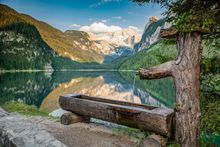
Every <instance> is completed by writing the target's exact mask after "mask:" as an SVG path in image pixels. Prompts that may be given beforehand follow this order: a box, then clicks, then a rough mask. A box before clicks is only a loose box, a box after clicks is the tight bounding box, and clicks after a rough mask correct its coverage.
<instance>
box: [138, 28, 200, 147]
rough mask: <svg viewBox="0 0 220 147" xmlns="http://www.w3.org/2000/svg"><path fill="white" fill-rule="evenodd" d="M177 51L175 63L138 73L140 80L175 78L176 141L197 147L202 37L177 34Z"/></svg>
mask: <svg viewBox="0 0 220 147" xmlns="http://www.w3.org/2000/svg"><path fill="white" fill-rule="evenodd" d="M177 49H178V55H177V59H176V60H175V61H170V62H167V63H165V64H162V65H160V66H157V67H155V68H151V69H145V70H144V69H141V70H140V72H139V74H140V77H141V78H142V79H157V78H162V77H167V76H173V77H174V81H175V86H176V107H175V110H176V113H175V115H176V117H175V118H176V122H175V125H176V127H175V138H176V140H177V142H179V143H180V144H181V146H183V147H196V146H199V136H200V131H199V127H200V102H199V77H200V58H201V54H200V53H201V51H200V50H201V34H200V33H198V32H193V33H187V34H179V35H178V36H177ZM167 64H168V65H169V66H167ZM164 65H165V66H164ZM170 65H171V66H170Z"/></svg>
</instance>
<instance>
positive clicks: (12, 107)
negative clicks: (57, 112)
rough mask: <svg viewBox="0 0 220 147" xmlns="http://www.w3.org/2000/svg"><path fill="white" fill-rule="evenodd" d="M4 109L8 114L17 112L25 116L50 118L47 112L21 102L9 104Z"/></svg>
mask: <svg viewBox="0 0 220 147" xmlns="http://www.w3.org/2000/svg"><path fill="white" fill-rule="evenodd" d="M2 107H3V109H5V110H6V111H8V112H17V113H20V114H23V115H30V116H48V114H47V113H46V112H43V111H40V110H39V109H38V108H37V107H35V106H30V105H26V104H24V103H21V102H13V101H11V102H7V103H5V104H4V105H3V106H2Z"/></svg>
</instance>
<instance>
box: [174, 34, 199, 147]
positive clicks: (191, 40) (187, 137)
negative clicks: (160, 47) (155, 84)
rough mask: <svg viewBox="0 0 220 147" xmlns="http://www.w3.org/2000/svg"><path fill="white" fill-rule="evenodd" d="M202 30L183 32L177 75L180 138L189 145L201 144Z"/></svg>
mask: <svg viewBox="0 0 220 147" xmlns="http://www.w3.org/2000/svg"><path fill="white" fill-rule="evenodd" d="M200 44H201V36H200V34H199V33H192V34H185V35H179V36H178V38H177V47H178V50H179V56H178V59H177V60H176V65H177V66H175V67H176V68H175V70H174V77H175V85H176V134H175V135H176V136H175V137H176V140H177V141H178V142H179V143H180V144H181V145H182V146H185V147H195V146H199V135H200V133H199V127H200V103H199V76H200Z"/></svg>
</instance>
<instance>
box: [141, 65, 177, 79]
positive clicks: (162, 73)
mask: <svg viewBox="0 0 220 147" xmlns="http://www.w3.org/2000/svg"><path fill="white" fill-rule="evenodd" d="M174 66H175V61H169V62H166V63H163V64H160V65H158V66H155V67H152V68H149V69H143V68H141V69H140V70H139V73H138V75H139V76H140V79H160V78H164V77H168V76H172V69H173V67H174Z"/></svg>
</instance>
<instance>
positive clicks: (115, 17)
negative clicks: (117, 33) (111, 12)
mask: <svg viewBox="0 0 220 147" xmlns="http://www.w3.org/2000/svg"><path fill="white" fill-rule="evenodd" d="M112 18H113V19H122V17H121V16H113V17H112Z"/></svg>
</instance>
